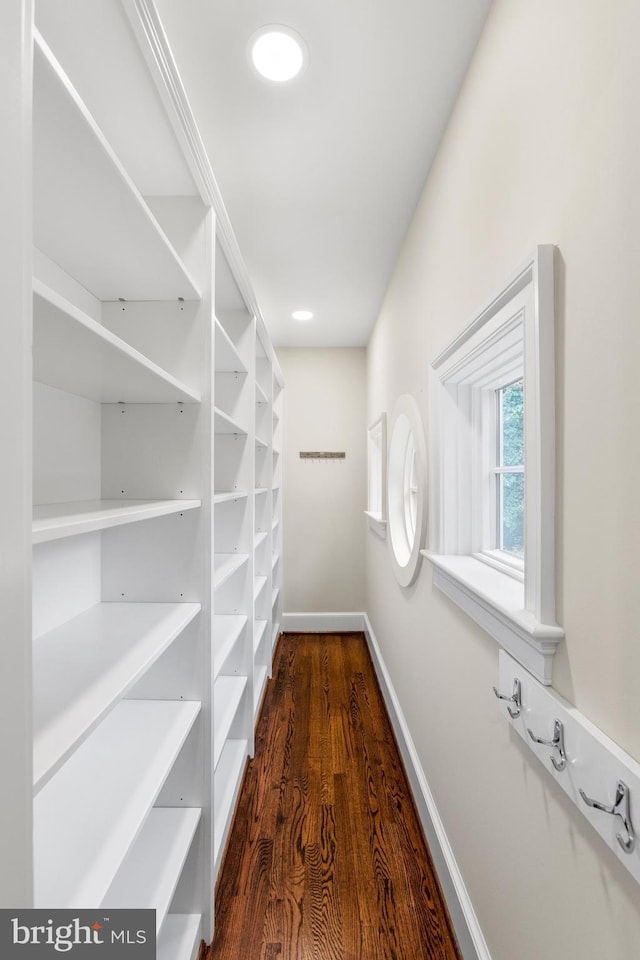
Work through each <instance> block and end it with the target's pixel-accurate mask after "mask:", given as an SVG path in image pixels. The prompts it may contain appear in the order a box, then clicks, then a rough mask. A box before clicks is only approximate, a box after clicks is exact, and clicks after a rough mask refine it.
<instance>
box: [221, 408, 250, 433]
mask: <svg viewBox="0 0 640 960" xmlns="http://www.w3.org/2000/svg"><path fill="white" fill-rule="evenodd" d="M213 432H214V433H233V434H237V435H238V436H241V437H246V435H247V431H246V429H245V428H244V427H243V426H242V425H241V424H240V423H238V421H237V420H234V419H233V418H232V417H230V416H229V415H228V414H226V413H225V412H224V411H223V410H220V408H219V407H215V409H214V422H213Z"/></svg>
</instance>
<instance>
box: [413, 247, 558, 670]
mask: <svg viewBox="0 0 640 960" xmlns="http://www.w3.org/2000/svg"><path fill="white" fill-rule="evenodd" d="M553 259H554V247H553V246H551V245H541V246H538V247H536V249H535V250H534V252H533V254H532V255H531V256H530V257H529V258H528V259H527V260H526V262H525V263H524V264H523V266H522V267H521V268H520V269H519V270H518V271H517V272H516V273H515V275H514V276H513V277H512V278H511V279H510V280H509V281H508V283H507V284H506V285H505V286H504V287H503V289H502V290H501V291H500V293H499V294H498V295H497V296H496V297H494V298H493V300H491V302H490V303H489V304H488V305H487V306H486V307H485V308H484V309H483V310H481V311H480V313H478V315H477V316H476V317H475V318H474V319H473V320H472V321H471V323H470V324H469V325H468V326H467V327H466V328H465V329H464V330H463V331H462V333H461V334H460V335H459V336H458V337H456V339H455V340H454V341H453V342H452V343H451V344H449V346H448V347H447V348H446V349H445V350H443V351H442V353H440V354H439V356H438V357H436V359H435V360H434V361H433V363H432V364H431V410H432V418H433V419H432V429H431V434H432V437H433V438H434V449H433V451H432V455H433V458H434V461H435V463H436V469H435V487H436V489H435V512H436V522H435V523H434V524H433V525H432V530H433V533H432V542H431V543H430V549H429V550H428V551H425V555H426V556H427V557H428V558H429V560H430V561H431V563H432V565H433V570H434V584H435V585H436V586H437V587H439V588H440V589H441V590H443V592H444V593H446V594H447V595H448V596H449V597H450V598H451V599H452V600H454V601H455V602H456V603H457V604H458V605H459V606H460V607H462V609H464V610H465V611H466V612H467V613H468V614H469V615H470V616H471V617H472V618H473V619H474V620H475V621H476V622H477V623H479V624H480V625H481V626H482V627H484V629H485V630H487V632H488V633H490V634H491V635H492V636H493V637H494V638H495V639H496V640H497V641H498V643H500V644H501V646H503V647H504V648H505V649H506V650H508V652H509V653H511V654H512V656H514V657H515V658H516V659H517V660H518V661H519V662H520V663H522V664H523V665H524V666H525V667H527V669H529V670H530V671H531V672H532V673H533V674H534V675H535V676H536V677H538V679H540V680H541V681H542V682H543V683H550V682H551V671H552V659H553V654H554V652H555V650H556V647H557V644H558V643H559V641H560V640H561V639H562V637H563V636H564V631H563V630H562V628H561V627H559V626H558V624H557V623H556V613H555V506H554V501H555V360H554V336H555V334H554V328H555V319H554V275H553ZM520 376H523V380H524V405H525V428H524V429H525V436H524V443H525V477H526V480H525V517H524V529H525V557H524V571H523V578H522V580H521V579H518V578H517V577H514V576H513V573H514V570H513V569H511V570H507V569H505V568H504V565H503V563H502V560H503V559H504V558H501V557H499V556H495V555H493V556H492V555H491V551H486V550H485V549H483V545H486V529H485V530H483V526H482V525H483V524H486V523H487V519H486V514H487V511H486V504H487V503H488V497H489V492H488V489H487V484H488V479H487V477H488V469H487V457H488V455H489V454H488V452H487V451H488V449H489V446H488V445H489V444H490V443H491V442H495V436H494V437H491V436H488V435H487V431H486V429H484V431H483V423H486V422H487V417H488V412H487V410H486V408H485V410H483V404H487V403H490V402H491V397H490V389H494V388H495V387H497V386H500V385H502V384H505V383H507V382H509V378H511V380H515V379H519V377H520ZM483 432H484V435H483Z"/></svg>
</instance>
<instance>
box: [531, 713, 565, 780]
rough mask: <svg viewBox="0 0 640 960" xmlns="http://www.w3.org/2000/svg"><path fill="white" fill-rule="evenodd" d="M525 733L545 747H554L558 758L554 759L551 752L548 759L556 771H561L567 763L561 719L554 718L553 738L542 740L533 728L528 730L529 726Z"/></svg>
mask: <svg viewBox="0 0 640 960" xmlns="http://www.w3.org/2000/svg"><path fill="white" fill-rule="evenodd" d="M527 733H528V734H529V736H530V737H531V739H532V740H533V742H534V743H542V744H544V746H545V747H554V749H556V750H557V751H558V759H556V758H555V757H554V755H553V754H551V756H550V758H549V759H550V760H551V763H552V764H553V765H554V767H555V768H556V770H557V771H558V773H562V771H563V770H564V768H565V767H566V765H567V754H566V752H565V749H564V726H563V724H562V721H560V720H554V723H553V740H543V739H542V738H541V737H536V735H535V733H534V732H533V730H530V729H529V727H527Z"/></svg>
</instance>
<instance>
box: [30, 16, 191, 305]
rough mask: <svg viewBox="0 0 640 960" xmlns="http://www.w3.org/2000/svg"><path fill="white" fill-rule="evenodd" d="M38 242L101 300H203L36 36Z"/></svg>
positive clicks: (36, 208) (86, 112)
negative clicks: (181, 298)
mask: <svg viewBox="0 0 640 960" xmlns="http://www.w3.org/2000/svg"><path fill="white" fill-rule="evenodd" d="M33 114H34V150H33V156H34V162H33V174H34V178H33V179H34V240H35V244H36V246H37V247H39V248H40V249H41V250H42V251H43V252H44V253H46V254H47V256H49V257H51V259H52V260H54V261H55V262H56V263H57V264H58V265H59V266H61V267H62V268H63V269H64V270H65V271H66V272H67V273H68V274H69V275H70V276H72V277H74V279H75V280H77V282H78V283H80V284H82V286H83V287H85V288H86V289H87V290H90V291H91V293H93V295H94V296H96V297H97V298H98V299H99V300H117V299H118V298H119V297H122V298H124V299H126V300H175V299H178V298H179V297H184V298H185V299H187V300H199V299H200V294H199V291H198V289H197V287H196V285H195V284H194V282H193V280H192V279H191V278H190V276H189V274H188V273H187V270H186V268H185V266H184V264H183V263H182V262H181V260H180V259H179V257H178V256H177V254H176V252H175V251H174V249H173V247H172V246H171V244H170V243H169V241H168V240H167V238H166V236H165V234H164V233H163V231H162V230H161V228H160V226H159V225H158V222H157V221H156V219H155V218H154V217H153V215H152V214H151V211H150V210H149V208H148V207H147V205H146V203H145V202H144V200H143V199H142V197H141V195H140V194H139V192H138V190H137V189H136V187H135V186H134V184H133V181H132V180H131V179H130V177H129V176H128V174H127V173H126V171H125V170H124V168H123V166H122V165H121V163H120V161H119V160H118V158H117V157H116V155H115V154H114V152H113V150H112V149H111V147H110V145H109V143H108V142H107V140H106V139H105V137H104V136H103V134H102V132H101V131H100V129H99V128H98V126H97V125H96V123H95V121H94V120H93V118H92V116H91V115H90V113H89V111H88V110H87V109H86V107H85V105H84V104H83V102H82V101H81V99H80V97H79V96H78V94H77V93H76V91H75V90H74V88H73V86H72V85H71V82H70V81H69V79H68V77H67V76H66V75H65V73H64V71H63V70H62V68H61V66H60V65H59V63H58V62H57V60H56V59H55V57H54V56H53V54H52V53H51V51H50V50H49V48H48V47H47V45H46V43H45V42H44V41H43V40H42V38H41V37H40V35H39V34H38V33H37V31H36V33H35V49H34V102H33Z"/></svg>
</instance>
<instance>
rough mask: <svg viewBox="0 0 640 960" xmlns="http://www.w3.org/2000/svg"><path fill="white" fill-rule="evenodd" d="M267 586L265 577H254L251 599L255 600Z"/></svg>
mask: <svg viewBox="0 0 640 960" xmlns="http://www.w3.org/2000/svg"><path fill="white" fill-rule="evenodd" d="M266 585H267V578H266V577H256V578H255V580H254V584H253V599H254V600H257V599H258V597H259V596H260V594H261V593H262V591H263V590H264V588H265V587H266Z"/></svg>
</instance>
